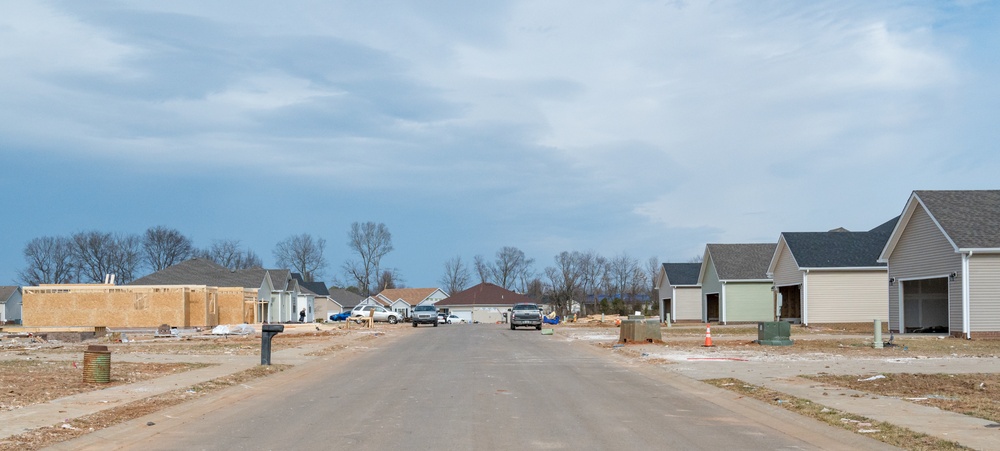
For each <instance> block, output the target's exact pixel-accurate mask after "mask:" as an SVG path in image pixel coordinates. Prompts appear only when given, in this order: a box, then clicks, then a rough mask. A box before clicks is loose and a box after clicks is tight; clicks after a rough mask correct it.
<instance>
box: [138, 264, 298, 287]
mask: <svg viewBox="0 0 1000 451" xmlns="http://www.w3.org/2000/svg"><path fill="white" fill-rule="evenodd" d="M265 276H269V277H270V279H271V286H273V287H274V289H276V290H286V289H288V285H289V281H290V280H292V277H291V271H289V270H287V269H270V270H268V269H263V268H250V269H240V270H236V271H233V270H231V269H229V268H226V267H225V266H222V265H220V264H218V263H215V262H213V261H211V260H206V259H203V258H192V259H191V260H187V261H184V262H181V263H178V264H176V265H173V266H170V267H167V268H165V269H162V270H160V271H157V272H154V273H152V274H150V275H148V276H145V277H140V278H138V279H136V280H133V281H132V282H130V283H128V285H208V286H214V287H244V288H259V287H260V286H261V284H262V283H263V281H264V277H265Z"/></svg>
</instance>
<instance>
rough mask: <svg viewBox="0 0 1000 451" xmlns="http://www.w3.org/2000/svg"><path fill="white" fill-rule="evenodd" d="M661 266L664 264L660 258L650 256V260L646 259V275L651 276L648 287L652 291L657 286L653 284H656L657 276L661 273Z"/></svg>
mask: <svg viewBox="0 0 1000 451" xmlns="http://www.w3.org/2000/svg"><path fill="white" fill-rule="evenodd" d="M661 267H662V264H661V263H660V259H658V258H656V257H649V260H646V277H648V278H649V284H650V285H649V287H648V288H649V289H650V292H652V290H653V289H654V288H656V287H654V286H653V285H656V278H657V277H658V276H659V275H660V268H661Z"/></svg>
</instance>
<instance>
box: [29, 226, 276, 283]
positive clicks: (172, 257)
mask: <svg viewBox="0 0 1000 451" xmlns="http://www.w3.org/2000/svg"><path fill="white" fill-rule="evenodd" d="M23 254H24V259H25V262H26V265H25V267H24V268H23V269H21V270H20V271H18V277H19V278H20V283H21V284H23V285H39V284H52V283H98V282H103V281H104V280H105V278H106V277H107V275H109V274H114V275H115V281H116V282H117V283H129V282H131V281H132V280H135V279H136V278H138V277H141V276H142V275H143V274H144V273H143V271H146V270H148V271H150V272H155V271H159V270H161V269H164V268H166V267H168V266H171V265H174V264H177V263H180V262H182V261H185V260H188V259H190V258H194V257H201V258H207V259H209V260H212V261H215V262H216V263H219V264H221V265H223V266H226V267H228V268H230V269H242V268H251V267H256V266H260V265H261V261H260V257H258V256H257V254H255V253H254V252H253V251H252V250H251V249H249V248H243V247H242V246H240V242H239V240H216V241H213V242H212V244H211V246H209V247H208V248H205V249H197V248H195V247H194V246H193V245H192V243H191V239H190V238H188V237H186V236H184V235H183V234H182V233H181V232H179V231H177V230H175V229H170V228H167V227H163V226H157V227H151V228H149V229H147V230H146V231H145V232H144V233H143V234H141V235H138V234H128V233H110V232H102V231H98V230H91V231H86V232H78V233H75V234H73V235H70V236H43V237H39V238H34V239H32V240H31V241H29V242H28V244H26V245H25V246H24V251H23Z"/></svg>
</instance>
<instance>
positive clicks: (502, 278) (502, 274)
mask: <svg viewBox="0 0 1000 451" xmlns="http://www.w3.org/2000/svg"><path fill="white" fill-rule="evenodd" d="M534 262H535V260H534V259H532V258H527V257H525V255H524V251H522V250H520V249H518V248H516V247H513V246H504V247H503V248H501V249H500V250H499V251H497V256H496V260H495V261H494V262H493V263H491V264H489V265H488V268H489V273H490V274H491V276H492V279H493V283H495V284H497V285H499V286H501V287H504V288H506V289H508V290H511V289H514V288H515V286H514V285H515V283H517V282H519V281H520V282H521V283H522V284H521V287H520V291H522V292H523V291H524V290H525V289H526V288H527V287H525V286H524V285H525V283H526V282H527V281H528V279H530V278H531V277H530V276H531V265H532V264H533V263H534Z"/></svg>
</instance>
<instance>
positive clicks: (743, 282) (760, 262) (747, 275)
mask: <svg viewBox="0 0 1000 451" xmlns="http://www.w3.org/2000/svg"><path fill="white" fill-rule="evenodd" d="M775 247H776V244H775V243H750V244H708V245H706V246H705V256H704V258H703V260H702V263H701V269H700V270H699V274H698V285H701V302H702V306H701V307H702V321H704V322H713V321H717V322H719V323H720V324H727V323H734V322H735V323H739V322H755V321H773V320H774V295H773V294H772V292H771V286H772V284H771V278H770V277H768V276H767V266H768V264H769V263H770V262H771V257H772V256H774V249H775Z"/></svg>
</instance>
